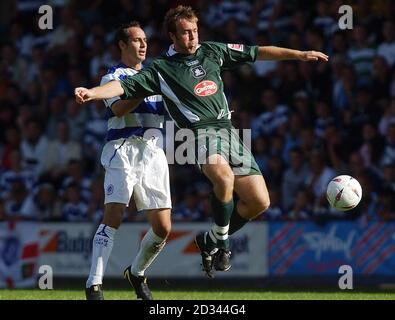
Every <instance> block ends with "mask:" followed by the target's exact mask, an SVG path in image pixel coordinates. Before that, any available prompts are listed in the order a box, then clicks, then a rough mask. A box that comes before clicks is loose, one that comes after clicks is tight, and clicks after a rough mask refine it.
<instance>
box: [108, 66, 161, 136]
mask: <svg viewBox="0 0 395 320" xmlns="http://www.w3.org/2000/svg"><path fill="white" fill-rule="evenodd" d="M136 73H138V71H137V70H135V69H132V68H129V67H128V66H126V65H125V64H123V63H120V64H118V65H116V66H114V67H112V68H110V69H109V70H108V72H107V74H106V75H105V76H103V77H102V79H101V82H100V85H103V84H106V83H107V82H110V81H112V80H122V79H123V78H125V77H128V76H133V75H135V74H136ZM118 100H121V97H119V96H118V97H114V98H111V99H105V100H103V101H104V104H105V105H106V107H107V113H106V118H107V121H108V126H107V128H108V129H107V141H111V140H117V139H121V138H129V137H131V136H138V137H143V136H144V133H145V131H146V130H148V129H152V128H155V129H161V130H162V129H163V124H164V121H165V117H164V114H165V108H164V105H163V101H162V96H160V95H155V96H150V97H147V98H145V99H144V101H142V102H141V103H140V105H139V106H138V107H137V108H136V109H134V110H133V111H131V112H130V113H128V114H126V115H124V116H123V117H117V116H115V114H114V113H113V112H112V109H111V106H112V104H113V103H114V102H116V101H118Z"/></svg>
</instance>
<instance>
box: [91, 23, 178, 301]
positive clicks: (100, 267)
mask: <svg viewBox="0 0 395 320" xmlns="http://www.w3.org/2000/svg"><path fill="white" fill-rule="evenodd" d="M115 39H116V42H117V45H118V46H119V48H120V50H121V63H120V64H118V65H116V66H114V67H112V68H110V69H109V70H108V72H107V74H106V75H104V76H103V77H102V80H101V84H102V85H103V84H105V83H109V82H110V83H111V81H113V80H120V79H123V78H126V77H129V76H130V77H132V76H134V75H136V74H138V72H139V71H140V70H141V69H142V62H143V61H144V59H145V54H146V50H147V39H146V36H145V33H144V31H143V29H141V27H140V25H139V23H138V22H136V21H133V22H131V23H129V24H126V25H123V26H121V27H120V28H119V29H118V30H117V32H116V34H115ZM141 100H142V99H132V100H121V98H120V97H119V96H113V97H111V99H104V104H105V105H106V107H107V114H106V115H107V118H108V131H107V143H106V144H105V145H104V147H103V152H102V155H101V163H102V165H103V167H104V168H105V177H104V192H105V200H104V203H105V207H104V217H103V221H102V222H101V224H100V226H99V228H98V230H97V232H96V234H95V236H94V238H93V247H92V265H91V270H90V273H89V277H88V280H87V282H86V298H87V299H88V300H102V299H103V298H104V296H103V290H102V281H103V276H104V272H105V269H106V265H107V262H108V259H109V257H110V254H111V250H112V247H113V242H114V238H115V233H116V231H117V229H118V227H119V226H120V224H121V222H122V219H123V215H124V211H125V208H126V206H127V205H129V201H130V198H131V197H132V196H133V198H134V200H135V203H136V207H137V209H138V210H139V211H140V210H144V211H145V213H146V215H147V218H148V220H149V222H150V224H151V228H150V229H149V230H148V232H147V233H146V234H145V236H144V237H143V239H142V241H141V243H140V247H139V251H138V253H137V255H136V257H135V259H134V261H133V263H132V265H131V266H129V267H127V268H126V269H125V271H124V276H125V278H126V279H127V280H128V281H129V283H130V284H131V285H132V286H133V287H134V289H135V291H136V295H137V297H138V298H140V299H143V300H151V299H152V294H151V292H150V290H149V287H148V285H147V281H146V277H145V276H144V272H145V271H146V269H147V268H148V267H149V266H150V264H151V263H152V262H153V261H154V259H155V258H156V257H157V255H158V254H159V253H160V251H161V250H162V248H163V247H164V245H165V242H166V238H167V236H168V234H169V233H170V228H171V220H170V208H171V197H170V183H169V169H168V164H167V159H166V156H165V153H164V151H163V150H162V148H160V147H159V146H157V145H156V140H155V139H151V138H149V139H146V137H145V135H144V133H146V132H147V130H150V129H151V128H155V129H159V130H160V129H161V128H163V122H164V106H163V101H162V97H161V96H159V95H150V97H148V98H146V99H144V100H143V101H141Z"/></svg>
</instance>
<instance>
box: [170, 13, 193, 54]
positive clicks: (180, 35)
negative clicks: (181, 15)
mask: <svg viewBox="0 0 395 320" xmlns="http://www.w3.org/2000/svg"><path fill="white" fill-rule="evenodd" d="M176 28H177V29H176V30H177V31H176V34H170V36H171V39H172V40H173V43H174V47H175V49H176V51H177V52H180V53H185V54H193V53H195V51H196V48H197V45H198V43H199V36H198V27H197V23H196V21H189V20H186V19H179V20H178V21H177V22H176Z"/></svg>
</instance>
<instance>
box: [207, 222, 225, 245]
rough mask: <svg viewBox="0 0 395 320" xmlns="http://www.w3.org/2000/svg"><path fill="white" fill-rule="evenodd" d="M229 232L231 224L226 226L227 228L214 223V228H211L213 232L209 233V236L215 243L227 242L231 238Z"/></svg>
mask: <svg viewBox="0 0 395 320" xmlns="http://www.w3.org/2000/svg"><path fill="white" fill-rule="evenodd" d="M228 231H229V224H228V225H226V226H225V227H220V226H218V225H216V224H215V223H213V226H212V227H211V230H210V231H209V233H208V234H209V236H210V239H211V240H212V241H213V242H214V243H217V240H222V241H225V240H227V239H228V238H229V235H228Z"/></svg>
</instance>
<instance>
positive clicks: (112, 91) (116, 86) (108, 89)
mask: <svg viewBox="0 0 395 320" xmlns="http://www.w3.org/2000/svg"><path fill="white" fill-rule="evenodd" d="M123 94H124V90H123V88H122V86H121V84H120V82H119V81H116V80H115V81H110V82H108V83H106V84H104V85H102V86H99V87H94V88H92V89H87V88H84V87H78V88H75V89H74V95H75V100H76V101H77V103H79V104H83V103H85V102H88V101H91V100H103V99H109V98H113V97H117V96H121V95H123Z"/></svg>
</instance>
